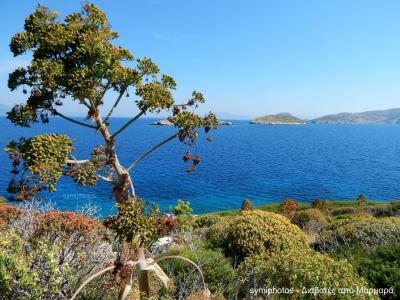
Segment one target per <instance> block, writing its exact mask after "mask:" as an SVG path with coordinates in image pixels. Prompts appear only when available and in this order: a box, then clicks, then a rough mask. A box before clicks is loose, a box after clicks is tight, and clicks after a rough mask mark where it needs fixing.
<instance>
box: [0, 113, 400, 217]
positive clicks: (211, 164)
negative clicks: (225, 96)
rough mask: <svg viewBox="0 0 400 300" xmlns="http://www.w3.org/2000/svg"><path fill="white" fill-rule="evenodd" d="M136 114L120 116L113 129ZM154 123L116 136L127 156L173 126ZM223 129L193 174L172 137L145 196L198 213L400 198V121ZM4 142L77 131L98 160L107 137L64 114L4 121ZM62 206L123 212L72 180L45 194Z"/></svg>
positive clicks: (152, 160) (1, 184)
mask: <svg viewBox="0 0 400 300" xmlns="http://www.w3.org/2000/svg"><path fill="white" fill-rule="evenodd" d="M126 121H127V120H126V119H123V118H116V119H113V120H112V126H111V131H112V130H115V129H117V128H119V127H120V126H121V125H122V124H124V123H125V122H126ZM152 121H154V120H151V119H141V120H139V121H137V122H136V123H134V124H133V125H132V126H131V127H130V128H129V129H127V130H126V131H124V132H123V133H122V134H121V135H120V136H119V137H118V140H117V143H116V145H117V150H118V153H119V157H120V160H121V161H122V163H123V164H125V165H128V164H130V163H131V162H132V161H134V160H135V159H136V158H137V157H138V156H139V155H140V154H141V153H143V152H144V151H146V150H148V149H149V148H151V147H152V146H154V145H155V144H157V143H158V142H159V141H161V140H162V139H164V138H166V137H169V136H170V135H171V134H172V133H173V132H174V130H175V129H174V128H171V127H162V126H149V123H151V122H152ZM234 122H235V123H236V126H221V127H220V128H219V129H218V130H216V131H214V132H212V135H213V137H214V140H213V141H212V142H207V141H206V140H205V136H202V138H201V139H200V142H199V144H198V152H199V155H200V157H201V163H200V165H199V166H198V168H197V170H196V172H194V173H187V172H185V169H186V168H187V166H188V165H186V164H185V163H184V162H183V160H182V156H183V154H184V152H185V151H186V148H185V146H184V145H182V144H181V143H179V141H178V140H174V141H171V142H170V143H168V144H167V145H165V146H164V147H162V148H160V149H158V150H157V151H156V152H154V153H152V154H151V155H150V156H148V157H147V158H146V159H145V160H143V161H142V162H141V163H140V164H138V165H137V166H136V168H135V169H134V170H133V172H132V178H133V181H134V185H135V187H136V191H137V193H138V195H139V196H140V197H141V198H143V199H146V200H149V201H151V202H153V203H156V204H158V205H159V206H160V207H161V209H163V210H165V211H168V209H169V207H171V206H174V205H175V204H176V201H177V199H183V200H185V201H189V202H190V204H191V206H192V207H193V209H194V212H195V213H202V212H209V211H217V210H228V209H237V208H239V207H240V204H241V202H242V201H243V200H244V199H251V200H252V201H253V203H254V204H256V205H259V204H264V203H270V202H280V201H281V200H283V199H285V198H294V199H296V200H298V201H300V202H310V201H312V200H313V199H314V198H317V197H318V198H321V199H334V200H348V199H355V198H356V197H357V196H358V195H359V194H360V193H364V194H366V196H367V198H369V199H374V200H378V201H390V200H394V199H399V198H400V184H399V182H400V126H398V125H397V126H396V125H316V124H310V125H304V126H294V125H273V126H265V125H250V124H248V121H234ZM0 128H1V136H0V147H1V149H3V148H4V146H5V145H6V143H7V141H9V140H11V139H17V138H18V137H21V136H24V137H29V136H32V135H35V134H39V133H46V132H57V133H65V134H68V135H69V136H70V137H71V138H72V139H73V141H74V148H75V150H74V151H75V152H74V155H75V157H77V158H78V159H85V158H87V157H88V156H89V154H90V152H91V149H92V148H93V146H95V145H98V144H100V143H101V138H100V136H96V135H94V133H93V130H92V129H90V128H87V129H86V128H83V127H80V126H79V125H74V124H72V123H69V122H68V121H64V120H61V119H51V120H50V123H49V124H45V125H44V124H34V125H33V126H32V127H31V128H28V129H25V128H19V127H15V126H14V125H12V124H11V123H10V122H9V121H8V120H7V119H5V118H0ZM0 165H1V168H0V188H1V190H0V195H3V196H7V194H6V187H7V184H8V181H9V178H10V175H11V174H10V173H9V171H10V169H11V167H10V166H11V164H10V162H9V160H8V157H7V155H6V153H5V152H4V151H2V152H0ZM44 197H45V199H46V200H49V201H51V202H52V203H53V204H54V205H55V206H56V207H57V208H59V209H64V210H74V209H76V208H78V207H80V206H83V205H84V204H85V203H92V204H95V205H97V206H99V207H100V208H101V214H102V215H103V216H105V215H108V214H110V213H113V211H115V208H114V201H113V198H112V195H111V190H110V186H109V185H108V184H107V183H104V182H99V183H98V185H97V186H94V187H87V188H80V187H79V186H77V185H76V184H75V183H74V182H73V181H72V180H71V179H70V178H63V179H62V180H60V182H59V184H58V186H57V192H55V193H52V194H49V193H47V194H44Z"/></svg>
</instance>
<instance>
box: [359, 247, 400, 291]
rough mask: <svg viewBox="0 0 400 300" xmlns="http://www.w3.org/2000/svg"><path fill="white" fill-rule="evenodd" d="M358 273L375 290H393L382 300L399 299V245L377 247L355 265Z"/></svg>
mask: <svg viewBox="0 0 400 300" xmlns="http://www.w3.org/2000/svg"><path fill="white" fill-rule="evenodd" d="M357 270H358V272H359V273H360V274H361V275H362V276H363V277H364V278H365V279H367V280H368V282H369V283H370V284H371V285H372V286H374V287H375V288H393V290H394V294H388V295H385V296H382V298H383V299H400V244H399V243H398V244H395V245H392V246H384V247H378V248H376V249H374V250H373V251H371V252H369V253H368V254H367V255H366V257H365V258H364V259H363V260H362V261H361V262H360V263H359V264H358V265H357Z"/></svg>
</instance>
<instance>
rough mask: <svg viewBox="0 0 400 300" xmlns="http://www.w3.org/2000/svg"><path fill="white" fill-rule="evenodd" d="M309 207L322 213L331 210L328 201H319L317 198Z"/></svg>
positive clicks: (330, 204)
mask: <svg viewBox="0 0 400 300" xmlns="http://www.w3.org/2000/svg"><path fill="white" fill-rule="evenodd" d="M311 207H312V208H317V209H320V210H322V211H327V210H329V209H331V208H332V203H331V202H330V201H328V200H320V199H318V198H317V199H314V200H313V201H312V202H311Z"/></svg>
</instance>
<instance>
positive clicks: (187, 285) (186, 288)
mask: <svg viewBox="0 0 400 300" xmlns="http://www.w3.org/2000/svg"><path fill="white" fill-rule="evenodd" d="M167 255H180V256H183V257H186V258H188V259H190V260H192V261H193V262H194V263H196V264H197V265H198V266H200V268H201V270H202V272H203V274H204V279H205V281H206V284H207V287H208V288H209V290H210V291H211V292H212V293H213V294H216V293H223V294H224V296H225V297H227V299H231V298H233V297H232V296H233V294H234V292H235V291H236V289H237V286H236V285H235V273H234V270H233V268H232V266H231V264H230V261H229V259H227V258H225V257H224V254H223V253H221V252H219V251H213V250H204V249H199V250H194V251H192V250H190V249H188V248H183V249H176V248H175V249H172V250H170V251H169V252H168V253H165V256H167ZM160 265H161V267H162V268H163V270H165V271H166V273H167V274H168V275H169V277H170V278H173V289H172V291H171V292H170V295H171V296H172V297H173V299H186V298H187V297H188V296H189V295H191V294H193V293H194V292H195V291H196V290H200V289H201V288H202V285H201V278H200V275H199V273H198V272H197V271H196V270H195V269H194V267H193V266H192V265H190V264H188V263H187V262H184V261H182V260H175V259H174V260H165V261H162V262H160Z"/></svg>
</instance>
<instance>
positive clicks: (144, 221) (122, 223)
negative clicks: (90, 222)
mask: <svg viewBox="0 0 400 300" xmlns="http://www.w3.org/2000/svg"><path fill="white" fill-rule="evenodd" d="M117 206H118V209H119V214H118V216H114V217H109V218H108V219H107V220H105V222H104V224H105V225H106V226H107V227H109V228H110V229H112V230H113V231H115V233H116V235H117V238H118V239H119V240H120V241H126V242H128V243H131V244H132V245H133V246H134V247H143V246H146V245H147V244H148V243H149V242H150V241H151V240H152V239H153V238H154V237H155V235H156V233H157V229H158V227H157V219H158V216H159V210H158V207H157V206H155V205H149V204H148V203H146V202H144V201H143V200H142V199H140V198H137V197H134V198H132V199H131V200H130V201H127V202H124V203H119V204H117Z"/></svg>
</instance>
